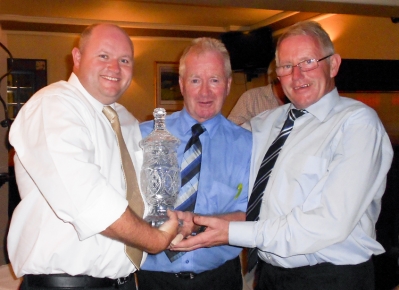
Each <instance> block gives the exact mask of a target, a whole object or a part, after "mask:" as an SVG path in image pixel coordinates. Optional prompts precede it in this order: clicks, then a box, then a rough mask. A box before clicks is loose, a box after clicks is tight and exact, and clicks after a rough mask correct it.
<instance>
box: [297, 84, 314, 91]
mask: <svg viewBox="0 0 399 290" xmlns="http://www.w3.org/2000/svg"><path fill="white" fill-rule="evenodd" d="M308 87H310V84H304V85H302V86H298V87H295V88H294V90H299V89H303V88H308Z"/></svg>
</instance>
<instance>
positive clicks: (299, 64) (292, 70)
mask: <svg viewBox="0 0 399 290" xmlns="http://www.w3.org/2000/svg"><path fill="white" fill-rule="evenodd" d="M333 55H334V53H332V54H329V55H327V56H325V57H322V58H319V59H315V58H310V59H305V60H303V61H300V62H298V63H297V64H296V65H293V66H291V72H290V73H289V74H286V75H279V74H278V73H277V69H279V68H280V67H283V66H278V67H276V74H277V77H279V78H280V77H286V76H289V75H292V73H293V72H294V67H298V68H299V70H300V71H301V72H307V71H312V70H314V69H316V68H318V67H319V62H320V61H322V60H325V59H327V58H329V57H330V56H333ZM305 61H313V62H314V61H315V62H316V64H317V65H316V67H314V68H312V69H308V70H303V69H302V67H301V64H302V63H304V62H305Z"/></svg>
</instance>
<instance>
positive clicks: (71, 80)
mask: <svg viewBox="0 0 399 290" xmlns="http://www.w3.org/2000/svg"><path fill="white" fill-rule="evenodd" d="M68 83H70V84H71V85H73V86H74V87H75V88H77V89H78V90H79V92H80V93H81V94H82V95H83V96H84V97H85V98H86V99H87V100H88V101H89V102H90V104H91V105H92V106H93V107H94V109H95V110H96V111H98V112H100V113H101V112H102V111H103V108H104V106H105V105H104V104H103V103H101V102H99V101H98V100H97V99H96V98H94V97H93V96H92V95H90V94H89V92H88V91H87V90H86V89H85V88H84V87H83V85H82V83H81V82H80V81H79V78H78V77H77V76H76V74H74V73H72V74H71V76H70V77H69V79H68ZM109 106H111V107H112V108H113V109H114V110H115V103H113V104H111V105H109Z"/></svg>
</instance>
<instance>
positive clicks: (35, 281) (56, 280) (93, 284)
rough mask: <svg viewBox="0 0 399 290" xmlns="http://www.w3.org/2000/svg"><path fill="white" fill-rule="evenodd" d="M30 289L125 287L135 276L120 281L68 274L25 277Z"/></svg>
mask: <svg viewBox="0 0 399 290" xmlns="http://www.w3.org/2000/svg"><path fill="white" fill-rule="evenodd" d="M25 279H26V283H27V285H28V286H29V287H40V288H108V287H115V288H118V286H120V285H123V284H125V283H127V282H130V281H132V280H134V274H133V273H131V274H130V275H129V276H127V277H124V278H118V279H109V278H96V277H92V276H86V275H77V276H71V275H68V274H49V275H43V274H42V275H25V276H24V281H25Z"/></svg>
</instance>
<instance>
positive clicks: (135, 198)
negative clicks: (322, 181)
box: [103, 106, 144, 269]
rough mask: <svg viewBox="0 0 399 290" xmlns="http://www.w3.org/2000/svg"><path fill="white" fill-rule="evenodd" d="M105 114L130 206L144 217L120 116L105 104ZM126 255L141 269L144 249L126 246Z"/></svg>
mask: <svg viewBox="0 0 399 290" xmlns="http://www.w3.org/2000/svg"><path fill="white" fill-rule="evenodd" d="M103 114H104V115H105V116H106V117H107V119H108V120H109V121H110V123H111V126H112V129H114V131H115V134H116V137H117V141H118V145H119V149H120V154H121V163H122V172H123V177H124V178H125V183H126V199H127V200H128V201H129V207H130V208H131V209H132V210H133V211H134V212H135V213H136V214H137V215H138V216H139V217H142V216H143V213H144V202H143V198H142V196H141V193H140V188H139V185H138V182H137V176H136V171H135V170H134V166H133V162H132V159H131V158H130V155H129V152H128V150H127V147H126V144H125V141H124V140H123V136H122V131H121V126H120V123H119V118H118V115H117V113H116V112H115V110H114V109H113V108H112V107H110V106H105V107H104V109H103ZM125 251H126V255H127V256H128V257H129V259H130V261H131V262H132V263H133V264H134V266H135V267H136V268H137V269H140V263H141V259H142V257H143V251H141V250H139V249H137V248H133V247H130V246H125Z"/></svg>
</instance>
